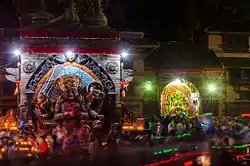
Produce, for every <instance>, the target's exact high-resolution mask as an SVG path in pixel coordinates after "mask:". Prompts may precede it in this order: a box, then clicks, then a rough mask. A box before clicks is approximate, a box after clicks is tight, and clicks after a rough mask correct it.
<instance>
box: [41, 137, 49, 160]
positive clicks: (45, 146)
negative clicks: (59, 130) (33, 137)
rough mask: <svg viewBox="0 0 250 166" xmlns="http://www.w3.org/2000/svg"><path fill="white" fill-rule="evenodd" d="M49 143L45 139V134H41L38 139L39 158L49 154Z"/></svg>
mask: <svg viewBox="0 0 250 166" xmlns="http://www.w3.org/2000/svg"><path fill="white" fill-rule="evenodd" d="M49 151H50V150H49V145H48V143H47V141H46V136H41V137H40V141H39V152H40V154H39V156H40V158H47V157H48V156H49Z"/></svg>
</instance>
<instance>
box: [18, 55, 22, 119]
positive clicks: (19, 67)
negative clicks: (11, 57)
mask: <svg viewBox="0 0 250 166" xmlns="http://www.w3.org/2000/svg"><path fill="white" fill-rule="evenodd" d="M17 63H18V95H17V112H18V115H19V116H20V115H21V109H20V102H21V92H20V90H21V89H20V84H21V54H20V55H18V62H17Z"/></svg>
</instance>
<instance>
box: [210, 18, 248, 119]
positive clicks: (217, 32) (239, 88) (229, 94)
mask: <svg viewBox="0 0 250 166" xmlns="http://www.w3.org/2000/svg"><path fill="white" fill-rule="evenodd" d="M249 25H250V24H249V21H244V22H243V21H242V22H238V21H237V22H231V23H229V22H227V23H225V24H224V26H219V27H218V26H213V27H212V28H210V29H208V35H207V47H208V48H209V49H211V50H213V51H214V52H215V54H216V56H217V57H218V59H219V60H220V62H221V64H222V65H223V68H224V69H225V76H226V77H225V83H226V84H225V85H226V86H225V92H226V94H225V95H226V98H225V110H226V113H227V114H229V115H240V114H243V113H249V106H250V90H249V89H250V68H249V67H250V50H249V41H250V38H249V36H250V35H249V27H250V26H249Z"/></svg>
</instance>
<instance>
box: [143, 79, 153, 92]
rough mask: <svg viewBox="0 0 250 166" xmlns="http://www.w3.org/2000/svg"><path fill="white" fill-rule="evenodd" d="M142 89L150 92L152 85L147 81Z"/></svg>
mask: <svg viewBox="0 0 250 166" xmlns="http://www.w3.org/2000/svg"><path fill="white" fill-rule="evenodd" d="M144 88H145V90H146V91H152V89H153V86H152V83H151V82H150V81H147V82H146V83H145V85H144Z"/></svg>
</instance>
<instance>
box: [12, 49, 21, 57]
mask: <svg viewBox="0 0 250 166" xmlns="http://www.w3.org/2000/svg"><path fill="white" fill-rule="evenodd" d="M13 53H14V55H15V56H19V55H21V51H20V50H15V51H14V52H13Z"/></svg>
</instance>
